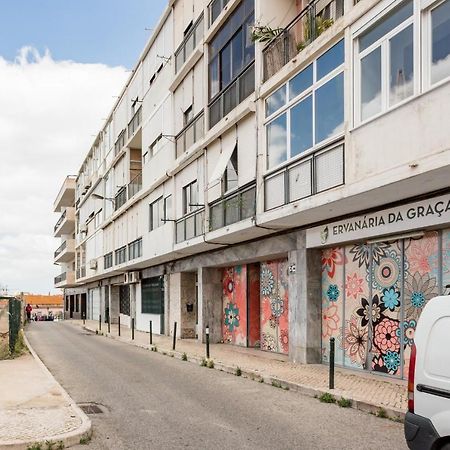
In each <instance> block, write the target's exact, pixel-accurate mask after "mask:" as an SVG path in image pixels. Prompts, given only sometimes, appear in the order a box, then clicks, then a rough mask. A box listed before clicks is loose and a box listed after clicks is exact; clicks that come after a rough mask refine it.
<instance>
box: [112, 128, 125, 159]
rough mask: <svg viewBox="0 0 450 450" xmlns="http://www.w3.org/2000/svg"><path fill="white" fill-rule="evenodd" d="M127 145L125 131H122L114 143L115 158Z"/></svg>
mask: <svg viewBox="0 0 450 450" xmlns="http://www.w3.org/2000/svg"><path fill="white" fill-rule="evenodd" d="M124 145H125V130H122V131H121V132H120V133H119V136H118V137H117V140H116V142H115V143H114V156H117V155H118V154H119V153H120V151H121V150H122V149H123V147H124Z"/></svg>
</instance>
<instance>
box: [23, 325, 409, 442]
mask: <svg viewBox="0 0 450 450" xmlns="http://www.w3.org/2000/svg"><path fill="white" fill-rule="evenodd" d="M26 333H27V336H28V338H29V340H30V342H31V345H32V346H33V348H34V349H35V350H36V352H37V353H38V354H39V356H40V357H41V358H42V360H43V361H44V363H45V364H46V366H47V367H48V368H49V369H50V371H51V372H52V373H53V375H54V376H55V377H56V379H57V380H58V381H59V382H60V383H61V384H62V385H63V386H64V388H65V389H66V390H67V391H68V392H69V394H70V395H71V396H72V398H73V399H74V400H75V401H76V402H77V403H87V402H96V403H99V404H101V405H103V407H102V409H103V410H104V413H102V414H96V415H91V416H90V417H91V419H92V422H93V430H94V433H93V438H92V440H91V442H90V444H89V446H81V445H79V446H76V447H75V448H77V449H86V450H89V449H91V450H93V449H95V450H96V449H114V450H116V449H117V450H122V449H124V450H125V449H126V450H131V449H132V450H140V449H158V450H159V449H181V448H191V449H227V450H228V449H230V448H233V449H277V450H278V449H283V450H284V449H306V450H310V449H321V450H323V449H358V450H360V449H365V450H368V449H380V448H388V449H389V450H393V449H406V445H405V443H404V438H403V427H402V425H401V424H399V423H395V422H392V421H389V420H386V419H379V418H377V417H374V416H371V415H368V414H365V413H362V412H359V411H356V410H353V409H348V408H347V409H344V408H339V407H338V406H336V405H328V404H322V403H320V402H319V401H318V400H317V399H314V398H310V397H306V396H303V395H300V394H297V393H295V392H289V391H284V390H281V389H279V388H275V387H272V386H269V385H266V384H261V383H258V382H255V381H250V380H247V379H243V378H241V377H236V376H233V375H230V374H226V373H223V372H219V371H217V370H211V369H207V368H203V367H199V366H198V365H196V364H193V363H189V362H183V361H180V360H178V359H174V358H170V357H168V356H164V355H161V354H158V353H153V352H149V351H147V350H144V349H140V348H137V347H134V346H131V345H128V344H125V343H121V342H117V341H113V340H111V339H107V338H105V337H102V336H96V335H93V334H90V333H88V332H85V331H83V330H81V329H79V328H78V327H75V326H73V325H69V324H65V323H63V322H59V323H57V322H55V323H52V322H36V323H32V324H31V325H30V326H29V327H27V332H26Z"/></svg>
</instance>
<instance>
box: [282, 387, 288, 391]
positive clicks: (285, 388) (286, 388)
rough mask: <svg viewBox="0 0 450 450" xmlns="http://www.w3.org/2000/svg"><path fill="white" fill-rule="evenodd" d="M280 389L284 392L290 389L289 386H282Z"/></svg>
mask: <svg viewBox="0 0 450 450" xmlns="http://www.w3.org/2000/svg"><path fill="white" fill-rule="evenodd" d="M282 389H284V390H285V391H288V390H289V389H290V387H289V386H282Z"/></svg>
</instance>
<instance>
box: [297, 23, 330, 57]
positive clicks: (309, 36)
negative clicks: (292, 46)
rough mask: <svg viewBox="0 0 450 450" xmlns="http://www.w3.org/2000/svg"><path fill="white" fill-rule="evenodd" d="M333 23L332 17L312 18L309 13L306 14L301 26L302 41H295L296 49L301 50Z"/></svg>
mask: <svg viewBox="0 0 450 450" xmlns="http://www.w3.org/2000/svg"><path fill="white" fill-rule="evenodd" d="M333 23H334V19H324V18H323V17H322V16H316V17H315V18H312V17H311V15H307V16H306V21H305V24H304V27H303V41H300V42H297V46H296V47H297V51H298V52H301V51H302V50H303V49H304V48H305V47H306V46H307V45H308V44H310V43H311V41H312V40H313V39H315V38H317V37H319V36H320V35H321V34H322V33H323V32H324V31H325V30H326V29H328V28H330V27H331V25H333Z"/></svg>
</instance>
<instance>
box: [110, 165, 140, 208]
mask: <svg viewBox="0 0 450 450" xmlns="http://www.w3.org/2000/svg"><path fill="white" fill-rule="evenodd" d="M141 189H142V171H141V172H139V173H138V174H137V175H136V176H135V177H134V178H133V179H132V180H131V181H130V182H129V183H128V185H126V186H122V187H121V188H120V189H119V190H118V192H117V194H116V195H115V197H114V210H115V211H117V210H118V209H120V208H121V207H122V206H123V205H125V203H126V202H127V201H128V200H130V199H131V198H132V197H133V196H134V195H136V194H137V193H138V192H139V191H140V190H141Z"/></svg>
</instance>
